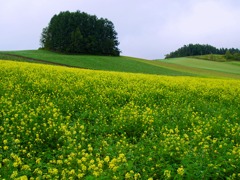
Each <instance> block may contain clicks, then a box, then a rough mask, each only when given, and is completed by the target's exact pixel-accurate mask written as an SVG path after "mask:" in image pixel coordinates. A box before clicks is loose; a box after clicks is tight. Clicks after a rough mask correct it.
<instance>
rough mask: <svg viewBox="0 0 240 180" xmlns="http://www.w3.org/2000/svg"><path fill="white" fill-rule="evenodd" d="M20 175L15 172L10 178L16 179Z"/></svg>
mask: <svg viewBox="0 0 240 180" xmlns="http://www.w3.org/2000/svg"><path fill="white" fill-rule="evenodd" d="M17 175H18V172H17V171H13V173H12V175H11V176H10V178H11V179H14V178H15V177H16V176H17Z"/></svg>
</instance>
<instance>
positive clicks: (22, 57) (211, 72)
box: [0, 50, 240, 79]
mask: <svg viewBox="0 0 240 180" xmlns="http://www.w3.org/2000/svg"><path fill="white" fill-rule="evenodd" d="M209 57H210V56H196V57H184V58H171V59H167V60H162V59H161V60H152V61H150V60H145V59H140V58H133V57H127V56H120V57H112V56H95V55H65V54H59V53H55V52H49V51H46V50H24V51H5V52H0V59H12V60H18V61H31V62H37V63H47V64H55V65H62V66H69V67H78V68H84V69H93V70H106V71H118V72H132V73H143V74H157V75H171V76H200V77H217V78H234V79H240V62H237V61H230V62H227V61H224V62H223V58H222V57H220V56H217V55H216V56H214V61H213V60H211V59H210V58H209ZM218 60H219V61H218Z"/></svg>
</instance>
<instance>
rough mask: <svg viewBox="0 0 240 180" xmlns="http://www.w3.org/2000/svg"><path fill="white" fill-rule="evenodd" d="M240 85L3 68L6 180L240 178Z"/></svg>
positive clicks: (0, 113) (0, 146)
mask: <svg viewBox="0 0 240 180" xmlns="http://www.w3.org/2000/svg"><path fill="white" fill-rule="evenodd" d="M239 102H240V81H239V80H220V79H207V78H205V79H204V78H196V77H167V76H154V75H143V74H130V73H115V72H103V71H92V70H80V69H74V68H64V67H57V66H47V65H38V64H30V63H20V62H11V61H0V137H1V138H0V179H149V180H150V179H174V178H175V179H225V178H228V179H239V178H240V159H239V157H240V122H239V120H240V110H239V109H240V103H239Z"/></svg>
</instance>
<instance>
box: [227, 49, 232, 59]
mask: <svg viewBox="0 0 240 180" xmlns="http://www.w3.org/2000/svg"><path fill="white" fill-rule="evenodd" d="M225 58H226V59H227V60H230V59H233V55H232V53H231V52H230V50H227V51H226V53H225Z"/></svg>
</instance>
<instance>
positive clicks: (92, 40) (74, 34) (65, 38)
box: [40, 11, 120, 56]
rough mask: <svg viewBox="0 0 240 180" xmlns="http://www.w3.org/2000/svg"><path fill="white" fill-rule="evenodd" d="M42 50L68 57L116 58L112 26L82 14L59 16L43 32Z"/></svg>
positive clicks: (117, 49)
mask: <svg viewBox="0 0 240 180" xmlns="http://www.w3.org/2000/svg"><path fill="white" fill-rule="evenodd" d="M40 43H41V46H42V49H46V50H50V51H55V52H60V53H67V54H94V55H112V56H119V55H120V50H119V48H118V45H119V42H118V39H117V32H116V31H115V29H114V24H113V23H112V22H111V21H109V20H108V19H104V18H100V19H99V18H97V16H95V15H89V14H87V13H85V12H80V11H76V12H69V11H66V12H60V13H59V14H58V15H54V16H53V17H52V18H51V20H50V22H49V24H48V26H47V27H45V28H43V31H42V34H41V39H40Z"/></svg>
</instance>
